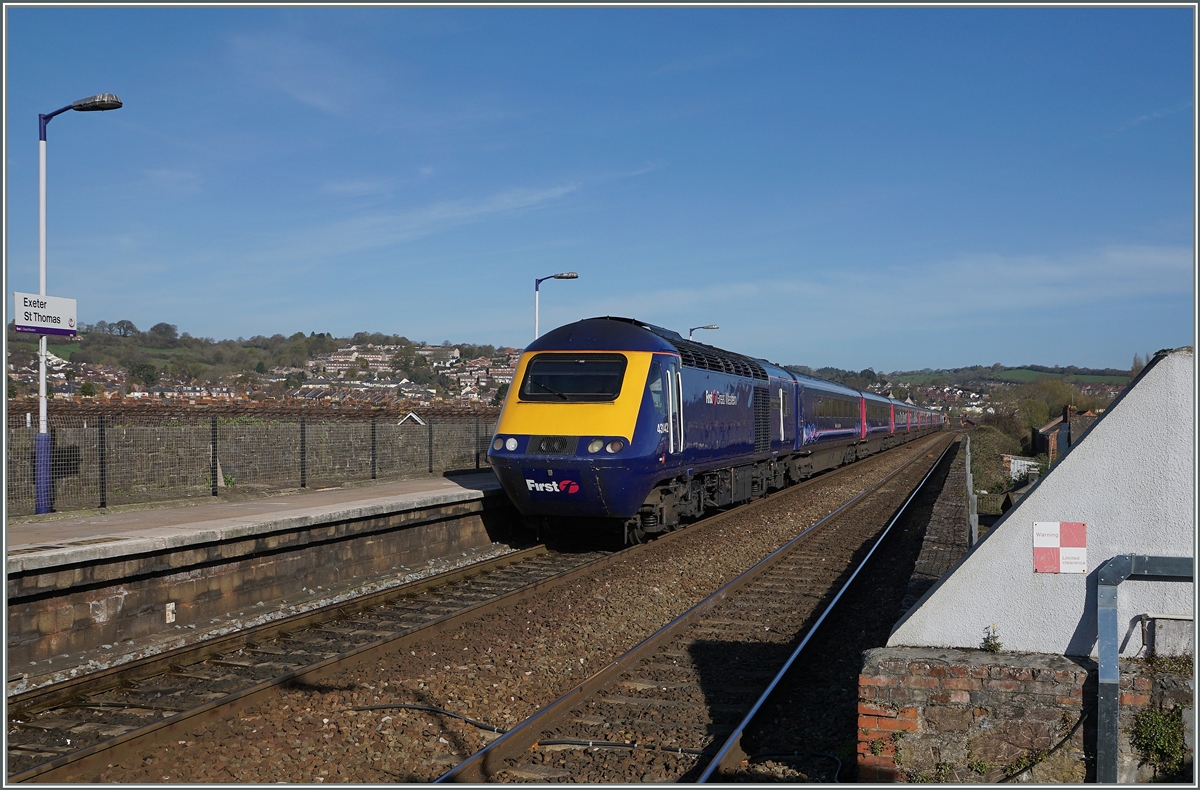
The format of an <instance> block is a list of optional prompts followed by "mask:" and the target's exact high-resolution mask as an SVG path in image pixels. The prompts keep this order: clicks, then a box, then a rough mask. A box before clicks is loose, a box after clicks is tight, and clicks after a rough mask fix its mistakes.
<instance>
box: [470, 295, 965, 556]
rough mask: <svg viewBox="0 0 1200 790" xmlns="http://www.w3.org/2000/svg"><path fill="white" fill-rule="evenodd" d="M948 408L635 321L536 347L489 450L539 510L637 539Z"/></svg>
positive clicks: (915, 430)
mask: <svg viewBox="0 0 1200 790" xmlns="http://www.w3.org/2000/svg"><path fill="white" fill-rule="evenodd" d="M944 424H945V418H944V416H943V415H942V414H941V413H940V412H938V411H935V410H932V409H926V408H921V407H918V406H913V405H912V404H909V403H902V402H900V401H898V400H895V399H892V398H884V397H881V396H879V395H876V394H873V393H870V392H860V391H858V390H854V389H851V388H849V387H844V386H841V385H839V384H835V383H833V382H829V381H824V380H821V379H817V378H810V377H807V376H802V375H798V374H795V373H791V372H789V371H786V370H784V369H783V368H780V367H778V366H776V365H773V364H771V363H769V362H766V361H765V360H760V359H753V358H750V357H747V356H743V355H741V354H734V353H731V352H729V351H724V350H722V349H719V348H716V347H714V346H709V345H705V344H703V343H696V342H694V341H691V340H686V339H684V338H683V337H681V336H680V335H679V334H678V333H676V332H672V331H670V330H668V329H663V328H661V327H657V326H652V325H650V324H644V323H641V322H639V321H635V320H632V319H628V318H614V317H605V318H591V319H587V320H584V321H578V322H576V323H573V324H568V325H566V326H563V327H559V328H558V329H555V330H554V331H552V332H548V333H547V334H545V335H543V336H542V337H540V338H538V339H537V340H535V341H534V342H533V343H531V344H530V345H529V347H528V348H526V349H525V353H524V354H523V355H522V356H521V360H520V362H519V363H518V365H517V370H516V373H515V375H514V376H513V385H512V387H510V389H509V391H508V396H507V398H506V399H505V401H504V408H503V410H502V411H501V413H500V420H499V423H498V425H497V432H496V435H495V436H494V437H493V439H492V445H491V449H490V450H489V451H488V460H489V461H490V462H491V465H492V468H493V469H494V470H495V471H496V476H497V477H498V478H499V479H500V482H501V484H502V485H503V486H504V489H505V491H506V492H507V493H508V495H509V497H511V498H512V501H513V502H514V503H515V505H516V507H517V509H518V510H519V511H520V512H521V514H522V515H523V516H525V517H526V519H527V520H529V521H532V522H534V523H535V524H537V525H538V526H539V528H541V527H550V526H552V525H554V524H559V525H562V526H565V527H575V528H579V529H594V528H596V527H599V526H601V525H603V524H607V525H611V526H613V527H616V528H617V529H618V530H619V531H620V532H621V533H622V534H623V536H624V539H625V541H626V542H627V543H633V542H640V541H641V540H643V539H645V537H646V536H647V535H649V534H652V533H656V532H663V531H666V530H671V529H675V528H676V527H678V526H679V525H680V524H682V523H684V522H686V521H688V520H691V519H695V518H699V517H700V516H702V515H703V514H704V512H705V511H706V510H710V509H713V508H721V507H725V506H728V505H733V504H737V503H739V502H745V501H748V500H751V499H754V498H756V497H759V496H761V495H762V494H763V493H765V492H767V491H771V490H774V489H778V488H783V487H784V486H786V485H789V484H790V483H793V482H796V481H799V480H803V479H805V478H807V477H810V476H811V475H813V474H816V473H817V472H820V471H823V470H826V469H832V468H834V467H837V466H841V465H843V464H847V463H851V462H853V461H856V460H858V459H860V458H864V457H866V456H868V455H871V454H873V453H877V452H879V451H881V450H886V449H888V448H890V447H893V446H895V445H897V444H900V443H903V442H906V441H909V440H911V439H913V438H916V437H917V436H921V435H923V434H925V433H928V432H930V431H936V430H940V429H941V428H943V427H944Z"/></svg>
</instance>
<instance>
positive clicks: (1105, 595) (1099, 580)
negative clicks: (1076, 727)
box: [1096, 554, 1193, 784]
mask: <svg viewBox="0 0 1200 790" xmlns="http://www.w3.org/2000/svg"><path fill="white" fill-rule="evenodd" d="M1192 566H1193V559H1192V558H1191V557H1151V556H1147V555H1144V554H1119V555H1117V556H1116V557H1113V558H1112V559H1110V560H1108V561H1107V562H1105V563H1104V564H1103V565H1101V566H1100V570H1099V571H1098V572H1097V573H1096V634H1097V642H1098V644H1097V652H1098V653H1099V655H1100V668H1099V669H1100V688H1099V693H1098V694H1097V702H1096V712H1097V719H1098V721H1097V724H1096V781H1097V782H1100V783H1102V784H1115V783H1116V781H1117V729H1118V722H1119V714H1120V693H1121V692H1120V684H1121V662H1120V647H1119V645H1118V641H1119V639H1120V629H1119V628H1118V622H1117V587H1118V586H1119V585H1120V584H1121V582H1123V581H1125V580H1126V579H1128V578H1131V577H1132V578H1138V579H1143V580H1147V581H1190V580H1191V578H1192Z"/></svg>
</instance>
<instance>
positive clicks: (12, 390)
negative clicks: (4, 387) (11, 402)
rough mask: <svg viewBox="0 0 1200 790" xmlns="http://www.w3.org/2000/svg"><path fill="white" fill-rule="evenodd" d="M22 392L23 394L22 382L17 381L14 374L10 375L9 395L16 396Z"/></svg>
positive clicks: (10, 396)
mask: <svg viewBox="0 0 1200 790" xmlns="http://www.w3.org/2000/svg"><path fill="white" fill-rule="evenodd" d="M20 394H21V382H19V381H17V380H16V379H14V378H13V377H12V376H9V377H8V397H9V398H15V397H17V396H18V395H20Z"/></svg>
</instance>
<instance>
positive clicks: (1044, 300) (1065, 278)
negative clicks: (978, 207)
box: [597, 246, 1194, 337]
mask: <svg viewBox="0 0 1200 790" xmlns="http://www.w3.org/2000/svg"><path fill="white" fill-rule="evenodd" d="M784 268H785V270H786V274H784V275H783V276H780V277H778V278H774V279H766V278H761V277H755V276H754V275H753V274H752V273H751V274H750V275H749V277H750V279H744V280H739V279H733V280H728V281H725V282H714V283H712V284H710V285H706V286H704V287H697V288H678V287H675V288H663V289H656V290H647V289H639V290H638V291H637V292H634V293H629V294H622V295H621V296H620V297H619V298H613V299H610V300H607V301H600V302H598V303H597V311H598V312H600V311H608V312H610V313H612V314H614V315H632V316H637V317H644V318H646V320H651V321H655V320H660V321H663V322H666V323H667V324H668V325H670V326H672V327H675V328H677V326H676V325H683V323H684V322H687V321H695V322H696V323H700V322H708V321H716V322H718V323H720V322H721V321H720V316H721V315H725V314H730V313H733V314H735V315H740V314H741V313H742V311H743V306H744V305H753V304H759V305H763V306H764V307H766V306H769V305H775V306H779V307H780V308H781V309H786V310H787V311H789V314H790V315H794V316H798V317H800V318H802V319H803V320H804V323H805V326H806V327H808V329H807V330H806V331H807V333H809V334H812V335H813V336H815V337H819V336H822V335H826V334H829V333H830V332H833V333H838V334H840V335H843V336H855V337H861V336H872V335H874V336H878V335H879V333H880V332H894V331H895V329H896V328H897V327H898V326H903V325H904V324H905V323H906V322H912V323H913V326H914V327H915V326H920V327H921V328H922V329H924V330H927V331H929V330H944V331H948V330H953V329H956V328H957V329H958V330H959V331H966V329H967V327H969V326H973V327H978V326H979V325H1000V324H1008V325H1010V326H1011V327H1012V330H1013V331H1016V332H1020V331H1024V330H1022V329H1021V327H1025V328H1026V329H1029V331H1034V332H1037V331H1042V330H1044V328H1045V326H1046V323H1045V318H1046V317H1047V316H1048V315H1050V314H1052V313H1057V312H1061V311H1062V310H1061V309H1062V308H1063V306H1064V303H1065V302H1069V305H1070V308H1071V314H1072V315H1076V316H1078V315H1080V314H1081V311H1082V314H1086V313H1087V311H1088V310H1089V309H1092V310H1093V311H1094V315H1095V316H1096V320H1097V321H1100V320H1102V318H1101V317H1102V316H1103V315H1104V311H1105V310H1107V309H1110V308H1111V307H1112V306H1113V305H1115V304H1119V303H1120V302H1122V301H1129V300H1134V299H1140V298H1146V297H1151V298H1153V297H1165V296H1172V295H1176V296H1178V295H1184V294H1188V293H1191V292H1192V290H1193V277H1194V264H1193V255H1192V251H1191V250H1190V249H1188V248H1186V247H1155V246H1120V247H1109V248H1104V249H1099V250H1093V251H1087V252H1079V253H1073V254H1065V255H1020V256H1006V255H996V254H982V255H971V256H963V257H960V258H955V259H952V260H945V261H935V262H930V263H923V264H913V265H909V266H886V267H875V266H858V267H830V266H825V265H820V266H816V265H814V266H812V268H811V270H809V269H808V268H807V266H806V264H803V263H800V264H791V265H789V266H787V267H784ZM1048 311H1049V312H1048ZM655 317H657V318H655ZM851 319H853V320H851ZM684 329H685V330H686V327H684ZM727 331H730V332H735V331H736V330H735V329H734V327H733V326H730V327H728V328H727Z"/></svg>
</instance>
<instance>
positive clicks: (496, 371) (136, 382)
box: [8, 321, 1149, 419]
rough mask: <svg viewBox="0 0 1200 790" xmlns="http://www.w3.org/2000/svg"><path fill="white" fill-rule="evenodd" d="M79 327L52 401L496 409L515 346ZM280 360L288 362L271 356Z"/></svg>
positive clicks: (65, 350)
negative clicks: (195, 334) (212, 335)
mask: <svg viewBox="0 0 1200 790" xmlns="http://www.w3.org/2000/svg"><path fill="white" fill-rule="evenodd" d="M80 329H81V330H82V331H81V333H80V336H79V337H78V338H76V339H74V341H73V342H69V343H64V342H63V341H61V340H57V339H56V342H52V344H51V345H50V347H49V351H50V353H49V354H48V356H47V382H48V390H49V391H50V393H51V394H52V397H53V398H56V399H72V400H76V401H82V400H100V401H113V400H122V401H135V402H137V401H142V402H150V403H164V404H167V403H174V404H194V405H200V404H212V403H244V404H248V405H252V404H256V403H257V404H318V405H330V404H346V405H355V406H379V407H385V406H387V407H396V406H400V407H404V406H410V407H416V406H432V405H444V406H452V407H457V408H462V407H467V408H470V407H478V406H496V405H499V403H500V402H501V401H502V400H503V397H504V394H505V393H506V392H507V390H508V387H509V386H510V385H511V384H512V379H513V375H514V373H515V370H516V365H517V360H518V359H519V357H520V354H521V351H522V350H521V349H519V348H508V347H493V346H475V345H471V344H457V345H456V344H452V343H450V342H449V341H445V342H443V343H442V344H440V345H431V344H428V343H423V342H416V343H414V342H412V341H409V340H407V338H403V337H401V336H397V335H382V334H379V333H366V332H360V333H358V334H356V335H355V336H354V337H353V338H340V339H339V338H332V337H331V336H329V335H328V334H316V333H311V334H309V335H307V336H306V335H303V334H302V333H297V334H296V335H293V336H291V337H289V338H284V337H283V336H282V335H274V336H272V337H270V338H266V337H254V338H250V339H249V340H246V339H243V338H238V340H236V341H234V340H224V341H214V340H212V339H209V338H194V337H191V336H189V335H188V334H187V333H184V334H182V335H179V334H178V332H177V329H176V327H175V326H174V325H170V324H156V325H155V326H154V327H152V328H151V329H150V330H149V331H147V332H141V331H139V330H138V329H137V327H136V326H134V325H133V324H132V322H129V321H119V322H115V323H112V324H108V323H106V322H103V321H101V322H98V323H97V324H94V325H87V324H82V325H81V326H80ZM1147 356H1149V355H1147ZM280 361H283V362H284V363H285V364H271V363H278V362H280ZM1139 361H1140V360H1135V364H1137V362H1139ZM792 369H794V370H797V371H799V372H803V373H808V374H811V375H817V376H820V377H823V378H828V379H831V380H834V381H839V382H841V383H844V384H847V385H849V386H853V387H857V388H860V389H864V390H869V391H872V392H876V393H879V394H882V395H886V396H891V397H896V398H899V399H901V400H908V401H911V402H913V403H918V404H922V405H927V406H930V407H932V408H935V409H939V410H942V411H946V412H947V413H950V414H951V415H953V416H957V417H963V418H976V419H979V418H982V417H984V416H985V415H988V414H995V406H994V405H993V402H994V401H996V400H1004V399H1005V392H1006V391H1008V390H1012V389H1013V388H1019V387H1022V386H1027V385H1028V384H1029V383H1030V382H1031V381H1032V380H1039V379H1038V376H1042V377H1057V378H1061V379H1066V380H1069V381H1070V382H1071V386H1072V388H1073V390H1074V391H1076V392H1078V393H1079V394H1081V395H1083V396H1086V397H1087V399H1088V400H1089V402H1090V403H1093V404H1094V405H1102V404H1104V403H1106V402H1108V401H1111V400H1112V399H1113V398H1114V397H1115V396H1116V395H1117V394H1119V393H1120V391H1121V390H1122V389H1123V388H1124V386H1125V383H1126V382H1127V381H1128V377H1129V372H1128V371H1119V370H1104V371H1090V370H1080V369H1076V368H1067V369H1065V370H1063V369H1057V368H1056V369H1049V368H1043V369H1041V371H1044V372H1039V371H1033V370H1031V369H1029V368H1020V369H1012V368H1003V367H1002V366H998V365H993V366H991V367H984V366H978V367H975V368H960V369H955V370H952V371H928V370H926V371H919V372H913V373H891V374H882V373H876V372H875V371H873V370H870V369H868V370H864V371H860V372H857V373H856V372H853V371H843V370H840V369H837V368H820V369H817V370H815V371H814V370H812V369H810V368H807V367H804V366H795V367H793V368H792ZM1058 371H1061V372H1058ZM1031 373H1032V374H1034V376H1033V377H1032V378H1031V377H1030V375H1027V374H1031ZM1088 379H1093V380H1088ZM36 395H37V354H36V345H35V343H33V342H31V340H30V338H29V336H27V335H26V336H21V335H17V334H16V333H15V332H13V331H12V328H11V326H10V330H9V352H8V397H9V398H10V399H13V398H31V397H36Z"/></svg>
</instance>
